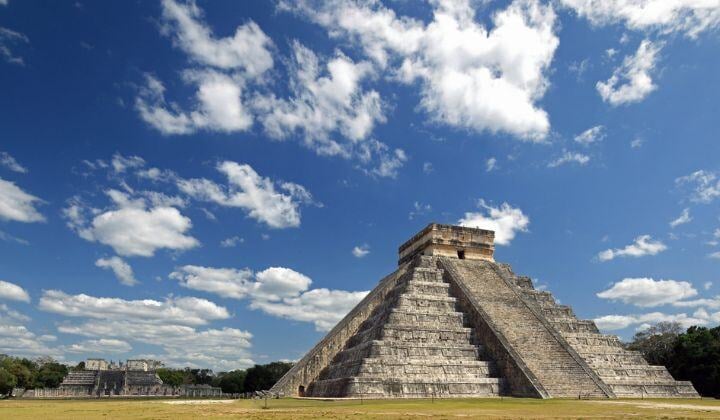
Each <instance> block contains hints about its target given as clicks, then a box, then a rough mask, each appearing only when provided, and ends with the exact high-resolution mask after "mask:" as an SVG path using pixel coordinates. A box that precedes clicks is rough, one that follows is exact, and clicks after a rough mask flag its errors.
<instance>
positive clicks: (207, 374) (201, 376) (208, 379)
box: [185, 368, 215, 385]
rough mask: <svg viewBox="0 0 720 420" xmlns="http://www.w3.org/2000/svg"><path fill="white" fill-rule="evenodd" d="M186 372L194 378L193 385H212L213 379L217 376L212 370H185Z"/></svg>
mask: <svg viewBox="0 0 720 420" xmlns="http://www.w3.org/2000/svg"><path fill="white" fill-rule="evenodd" d="M185 372H186V373H187V374H190V375H191V376H192V383H193V384H196V385H203V384H207V385H210V384H211V383H212V380H213V378H214V377H215V374H214V373H213V371H212V369H189V368H185Z"/></svg>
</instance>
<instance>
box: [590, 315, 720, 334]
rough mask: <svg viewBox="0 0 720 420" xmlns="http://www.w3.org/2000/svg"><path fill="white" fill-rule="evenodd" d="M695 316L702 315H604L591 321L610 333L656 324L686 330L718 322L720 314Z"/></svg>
mask: <svg viewBox="0 0 720 420" xmlns="http://www.w3.org/2000/svg"><path fill="white" fill-rule="evenodd" d="M695 315H704V314H702V313H699V314H698V313H696V314H694V315H692V316H691V315H688V314H684V313H680V314H665V313H662V312H651V313H647V314H638V315H605V316H601V317H598V318H595V319H593V321H594V322H595V324H596V325H597V326H598V328H600V329H601V330H606V331H612V330H621V329H624V328H627V327H630V326H632V325H638V326H639V325H642V324H656V323H658V322H678V323H679V324H680V325H681V326H682V327H683V328H688V327H691V326H693V325H706V324H707V323H708V322H709V321H712V320H713V318H714V319H715V322H718V321H720V312H718V313H715V314H713V315H709V314H707V315H708V316H707V317H702V318H700V317H697V316H695Z"/></svg>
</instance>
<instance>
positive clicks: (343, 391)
mask: <svg viewBox="0 0 720 420" xmlns="http://www.w3.org/2000/svg"><path fill="white" fill-rule="evenodd" d="M503 386H504V381H503V380H502V379H499V378H477V379H467V380H461V381H457V382H452V381H432V380H429V379H425V380H415V381H413V380H407V379H405V378H340V379H332V380H320V381H317V382H314V383H313V384H311V386H310V387H309V389H308V394H309V395H310V396H313V395H317V396H324V397H334V396H347V397H364V398H431V397H490V396H497V395H499V393H500V391H501V389H502V388H503Z"/></svg>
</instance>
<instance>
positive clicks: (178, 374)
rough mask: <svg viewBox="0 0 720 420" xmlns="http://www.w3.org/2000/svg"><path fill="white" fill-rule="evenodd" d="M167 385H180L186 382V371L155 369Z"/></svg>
mask: <svg viewBox="0 0 720 420" xmlns="http://www.w3.org/2000/svg"><path fill="white" fill-rule="evenodd" d="M155 373H157V375H158V376H159V377H160V379H162V381H163V383H164V384H165V385H170V386H180V385H182V384H183V383H185V372H183V371H181V370H178V369H170V368H160V369H158V370H156V371H155Z"/></svg>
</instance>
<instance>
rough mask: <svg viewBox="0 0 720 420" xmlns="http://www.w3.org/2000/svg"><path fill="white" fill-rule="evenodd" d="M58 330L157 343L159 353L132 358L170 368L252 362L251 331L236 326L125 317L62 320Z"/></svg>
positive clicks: (235, 365)
mask: <svg viewBox="0 0 720 420" xmlns="http://www.w3.org/2000/svg"><path fill="white" fill-rule="evenodd" d="M58 330H59V331H60V332H62V333H65V334H75V335H80V336H86V337H91V338H92V337H112V338H114V339H117V340H122V341H126V342H141V343H145V344H149V345H151V346H159V347H160V348H161V349H162V353H159V354H140V355H136V356H135V357H141V358H151V359H158V360H162V361H164V362H165V363H166V364H167V365H169V366H174V367H196V368H208V367H210V368H211V369H214V370H215V371H217V372H222V371H230V370H235V369H244V368H247V367H250V366H252V365H254V364H255V362H254V361H253V360H252V359H251V357H250V354H249V351H248V349H249V348H250V347H251V339H252V334H251V333H249V332H247V331H243V330H239V329H237V328H228V327H225V328H209V329H205V330H198V329H196V328H194V327H191V326H187V325H178V324H172V323H161V324H142V323H137V322H133V321H125V320H112V321H105V320H88V321H85V322H82V323H77V324H69V323H62V324H61V325H60V326H59V327H58Z"/></svg>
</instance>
